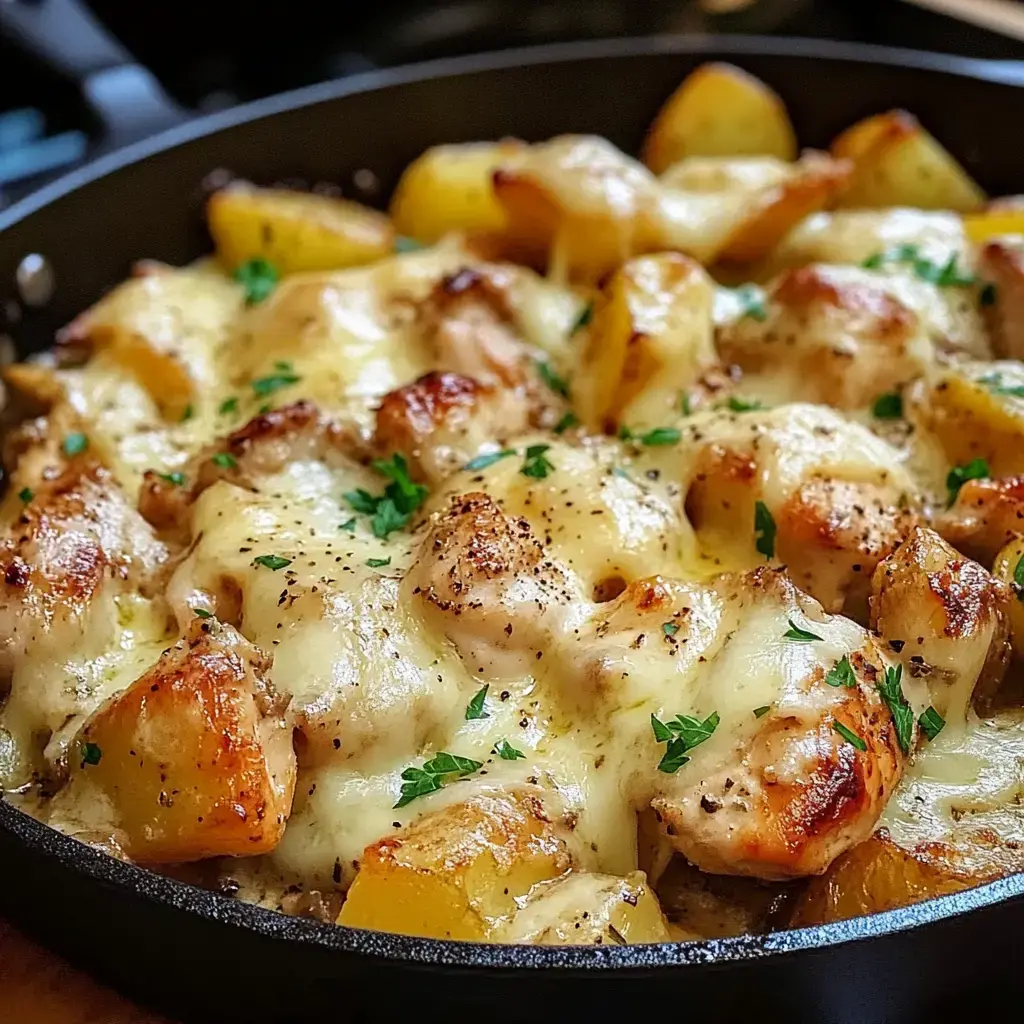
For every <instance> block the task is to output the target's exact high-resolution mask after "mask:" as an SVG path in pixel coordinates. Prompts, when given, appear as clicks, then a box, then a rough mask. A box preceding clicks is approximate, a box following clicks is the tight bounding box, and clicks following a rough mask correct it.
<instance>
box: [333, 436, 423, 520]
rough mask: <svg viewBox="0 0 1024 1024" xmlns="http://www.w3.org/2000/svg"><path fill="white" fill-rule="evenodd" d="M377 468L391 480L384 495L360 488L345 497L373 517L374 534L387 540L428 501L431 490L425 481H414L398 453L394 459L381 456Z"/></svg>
mask: <svg viewBox="0 0 1024 1024" xmlns="http://www.w3.org/2000/svg"><path fill="white" fill-rule="evenodd" d="M373 468H374V469H375V470H377V472H378V473H381V474H383V475H384V476H386V477H390V479H391V483H389V484H388V485H387V487H385V488H384V493H383V494H381V495H377V496H375V495H372V494H370V493H369V492H368V491H364V490H363V489H362V488H360V489H359V490H357V491H346V492H345V494H344V495H343V497H344V498H345V500H346V501H347V502H348V503H349V505H350V506H351V507H352V508H353V509H354V510H355V511H356V512H363V513H366V514H367V515H371V516H373V519H372V521H371V523H370V526H371V528H372V530H373V535H374V536H375V537H379V538H381V539H384V538H385V537H387V536H388V534H390V533H391V532H393V531H394V530H400V529H402V527H403V526H405V525H406V524H407V523H408V522H409V520H410V519H411V518H412V514H413V513H414V512H415V511H416V509H418V508H419V507H420V505H422V504H423V502H424V501H425V500H426V498H427V494H428V491H427V488H426V487H424V486H423V484H418V483H414V482H413V479H412V477H410V476H409V467H408V465H407V464H406V461H405V458H404V457H403V456H402V455H400V454H398V453H396V454H395V455H393V456H392V457H391V458H390V459H377V460H376V461H375V462H374V463H373Z"/></svg>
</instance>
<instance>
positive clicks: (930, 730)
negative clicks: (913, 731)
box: [917, 704, 946, 740]
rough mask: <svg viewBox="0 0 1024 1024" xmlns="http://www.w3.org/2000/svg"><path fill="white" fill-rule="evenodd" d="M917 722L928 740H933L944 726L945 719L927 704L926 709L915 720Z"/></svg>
mask: <svg viewBox="0 0 1024 1024" xmlns="http://www.w3.org/2000/svg"><path fill="white" fill-rule="evenodd" d="M917 724H918V725H920V726H921V732H923V733H924V734H925V736H927V737H928V739H929V740H933V739H935V737H936V736H938V735H939V733H940V732H942V730H943V729H944V728H945V725H946V720H945V719H944V718H943V717H942V715H940V714H939V713H938V711H936V710H935V708H933V707H932V706H931V705H930V704H929V705H928V710H927V711H925V712H924V713H923V714H922V715H921V717H920V718H919V719H918V720H917Z"/></svg>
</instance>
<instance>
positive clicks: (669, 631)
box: [661, 622, 679, 636]
mask: <svg viewBox="0 0 1024 1024" xmlns="http://www.w3.org/2000/svg"><path fill="white" fill-rule="evenodd" d="M661 631H662V633H664V634H665V636H675V635H676V633H678V632H679V623H678V622H663V623H662V624H661Z"/></svg>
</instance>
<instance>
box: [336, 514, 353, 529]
mask: <svg viewBox="0 0 1024 1024" xmlns="http://www.w3.org/2000/svg"><path fill="white" fill-rule="evenodd" d="M338 529H339V530H345V531H346V532H347V533H355V532H356V517H355V516H353V517H352V518H351V519H346V520H345V522H343V523H342V524H341V525H340V526H339V527H338Z"/></svg>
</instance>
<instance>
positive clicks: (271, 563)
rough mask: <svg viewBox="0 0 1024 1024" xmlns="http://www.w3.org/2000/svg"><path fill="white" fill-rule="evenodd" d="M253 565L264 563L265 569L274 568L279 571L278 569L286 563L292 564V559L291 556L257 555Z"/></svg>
mask: <svg viewBox="0 0 1024 1024" xmlns="http://www.w3.org/2000/svg"><path fill="white" fill-rule="evenodd" d="M252 563H253V565H262V566H263V567H264V568H265V569H272V570H273V571H274V572H277V570H278V569H283V568H284V567H285V566H286V565H291V564H292V560H291V559H290V558H282V557H281V556H280V555H257V556H256V557H255V558H254V559H253V560H252Z"/></svg>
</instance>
